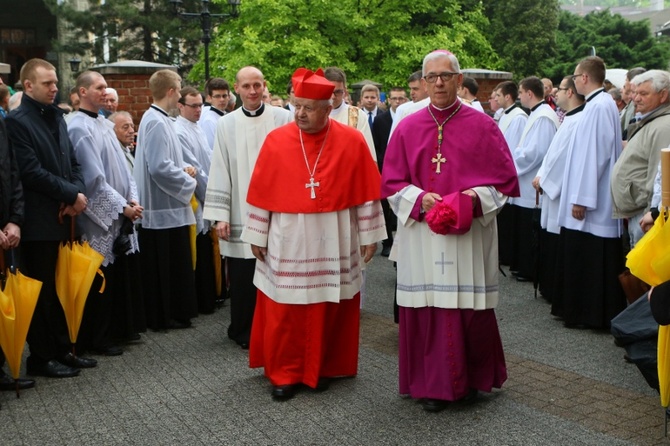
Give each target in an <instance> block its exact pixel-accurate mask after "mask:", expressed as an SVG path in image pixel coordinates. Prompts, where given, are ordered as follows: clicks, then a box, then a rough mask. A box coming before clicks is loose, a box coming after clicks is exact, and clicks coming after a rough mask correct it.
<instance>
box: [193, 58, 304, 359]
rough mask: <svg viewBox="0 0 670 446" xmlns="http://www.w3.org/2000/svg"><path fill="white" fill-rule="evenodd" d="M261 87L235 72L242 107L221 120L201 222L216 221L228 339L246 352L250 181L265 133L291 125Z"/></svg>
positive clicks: (250, 309)
mask: <svg viewBox="0 0 670 446" xmlns="http://www.w3.org/2000/svg"><path fill="white" fill-rule="evenodd" d="M265 85H266V83H265V78H264V77H263V73H261V71H260V70H259V69H257V68H255V67H244V68H242V69H241V70H240V71H238V73H237V76H236V77H235V87H234V88H235V93H237V94H238V95H239V96H240V98H241V99H242V107H240V108H239V109H237V110H235V111H234V112H232V113H230V114H228V115H226V116H224V117H223V118H221V120H220V121H219V124H218V126H217V129H216V132H217V133H216V138H215V142H214V154H213V157H212V169H211V171H210V187H208V189H207V197H206V199H205V218H207V219H208V220H211V221H215V222H217V223H216V232H217V234H218V236H219V239H220V241H219V248H220V252H221V255H222V256H224V257H226V259H227V261H228V274H229V281H230V289H229V293H228V295H229V297H230V326H229V327H228V337H229V338H230V339H231V340H233V341H234V342H236V343H237V345H239V346H240V347H241V348H243V349H248V348H249V340H250V337H251V323H252V321H253V317H254V308H255V307H256V293H257V290H256V287H255V286H254V270H255V266H256V258H255V257H254V255H253V253H252V252H251V246H250V245H249V244H248V243H244V242H243V241H242V240H240V236H241V235H242V229H243V228H244V222H245V220H246V216H247V213H248V205H247V191H248V188H249V181H250V179H251V173H252V172H253V170H254V165H255V164H256V158H257V157H258V152H259V151H260V149H261V146H262V145H263V142H264V141H265V137H266V136H267V134H268V133H270V132H271V131H272V130H274V129H275V128H277V127H281V126H283V125H285V124H288V123H289V122H290V121H291V113H290V112H289V111H288V110H285V109H283V108H278V107H272V106H268V105H267V104H266V103H264V102H263V101H262V96H261V93H262V92H263V89H264V87H265Z"/></svg>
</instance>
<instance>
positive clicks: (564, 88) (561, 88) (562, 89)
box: [556, 87, 569, 91]
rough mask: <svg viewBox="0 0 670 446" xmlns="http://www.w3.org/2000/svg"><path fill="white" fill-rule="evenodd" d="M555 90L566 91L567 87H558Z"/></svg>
mask: <svg viewBox="0 0 670 446" xmlns="http://www.w3.org/2000/svg"><path fill="white" fill-rule="evenodd" d="M556 90H557V91H568V90H569V88H568V87H558V88H557V89H556Z"/></svg>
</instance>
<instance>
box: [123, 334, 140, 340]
mask: <svg viewBox="0 0 670 446" xmlns="http://www.w3.org/2000/svg"><path fill="white" fill-rule="evenodd" d="M140 339H142V336H140V334H139V333H131V334H129V335H128V337H127V338H126V342H133V341H139V340H140Z"/></svg>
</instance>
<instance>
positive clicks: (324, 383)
mask: <svg viewBox="0 0 670 446" xmlns="http://www.w3.org/2000/svg"><path fill="white" fill-rule="evenodd" d="M332 382H333V378H319V381H318V382H317V383H316V388H315V390H316V391H317V392H325V391H326V390H328V388H329V387H330V384H331V383H332Z"/></svg>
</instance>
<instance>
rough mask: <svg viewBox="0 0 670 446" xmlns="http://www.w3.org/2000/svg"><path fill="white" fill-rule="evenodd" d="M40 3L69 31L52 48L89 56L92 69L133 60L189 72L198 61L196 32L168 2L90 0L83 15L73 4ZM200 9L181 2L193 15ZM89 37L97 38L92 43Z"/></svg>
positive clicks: (191, 0)
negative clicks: (174, 65)
mask: <svg viewBox="0 0 670 446" xmlns="http://www.w3.org/2000/svg"><path fill="white" fill-rule="evenodd" d="M44 3H45V4H46V5H47V7H48V8H49V9H50V10H51V11H52V13H54V14H56V15H58V16H59V17H60V18H62V19H64V23H66V26H67V29H68V36H67V38H66V39H64V40H62V41H56V42H54V43H53V44H54V49H55V50H57V51H64V52H67V53H69V54H78V55H84V54H86V53H89V52H90V54H92V56H93V57H94V58H95V61H96V63H104V62H114V61H116V60H119V59H137V60H144V61H147V62H158V63H166V64H177V65H181V66H186V68H189V67H190V66H191V65H192V64H193V63H194V62H195V60H196V59H197V56H198V51H199V45H200V44H199V38H200V35H201V31H200V27H199V26H196V25H195V24H193V26H184V24H183V23H182V22H181V21H180V20H179V19H178V18H177V16H176V15H175V14H174V13H173V11H172V9H171V5H170V3H169V1H167V0H107V1H106V2H104V3H101V2H100V0H88V4H89V5H88V9H87V10H85V11H81V10H78V9H76V7H75V5H74V4H73V2H71V1H65V2H57V1H56V0H44ZM58 3H61V4H58ZM199 4H200V2H199V1H198V0H186V1H184V5H185V7H186V8H192V9H195V10H198V9H199ZM91 35H93V36H96V37H95V39H94V40H93V41H92V42H90V41H89V36H91ZM176 36H179V38H177V37H176ZM105 40H106V41H107V44H108V48H109V51H108V55H107V57H105V56H106V54H105V45H104V42H105Z"/></svg>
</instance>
